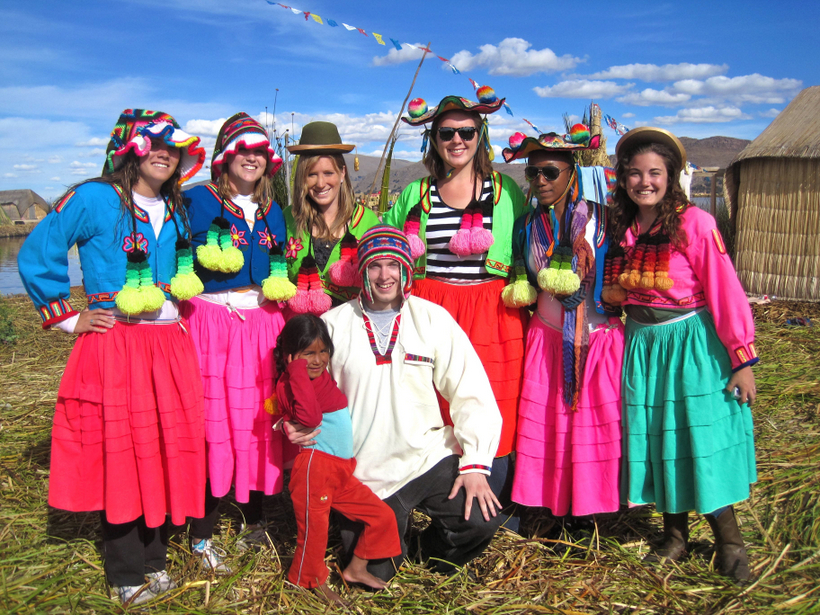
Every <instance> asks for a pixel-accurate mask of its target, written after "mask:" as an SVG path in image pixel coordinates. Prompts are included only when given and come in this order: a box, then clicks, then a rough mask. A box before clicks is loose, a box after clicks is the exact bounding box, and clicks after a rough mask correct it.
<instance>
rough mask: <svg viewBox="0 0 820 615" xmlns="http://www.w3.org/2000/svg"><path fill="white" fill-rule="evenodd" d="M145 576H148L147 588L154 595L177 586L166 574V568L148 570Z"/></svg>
mask: <svg viewBox="0 0 820 615" xmlns="http://www.w3.org/2000/svg"><path fill="white" fill-rule="evenodd" d="M145 576H147V577H148V589H149V590H151V592H153V594H154V595H155V596H159V595H160V594H164V593H165V592H168V591H171V590H172V589H176V588H177V584H176V583H174V580H173V579H172V578H171V577H170V576H168V572H167V571H166V570H160V571H159V572H149V573H148V574H147V575H145Z"/></svg>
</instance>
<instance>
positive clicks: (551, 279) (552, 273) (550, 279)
mask: <svg viewBox="0 0 820 615" xmlns="http://www.w3.org/2000/svg"><path fill="white" fill-rule="evenodd" d="M553 265H556V262H555V261H553V262H551V263H550V266H549V267H545V268H544V269H542V270H541V271H539V272H538V286H540V287H541V289H542V290H546V291H548V292H555V290H554V288H555V280H556V279H557V278H558V267H557V266H555V267H553Z"/></svg>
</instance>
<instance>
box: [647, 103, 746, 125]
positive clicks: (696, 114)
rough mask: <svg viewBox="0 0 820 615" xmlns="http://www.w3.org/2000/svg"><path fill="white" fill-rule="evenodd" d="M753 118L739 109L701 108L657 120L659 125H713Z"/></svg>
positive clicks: (684, 110) (686, 110) (682, 110)
mask: <svg viewBox="0 0 820 615" xmlns="http://www.w3.org/2000/svg"><path fill="white" fill-rule="evenodd" d="M750 118H751V116H749V115H746V114H745V113H743V111H741V110H740V109H739V108H738V107H731V106H729V107H714V106H711V105H710V106H708V107H700V108H695V109H681V110H680V111H678V112H677V114H676V115H665V116H659V117H656V118H655V122H657V123H658V124H678V123H691V124H713V123H719V122H731V121H734V120H748V119H750Z"/></svg>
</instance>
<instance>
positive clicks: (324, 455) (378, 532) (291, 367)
mask: <svg viewBox="0 0 820 615" xmlns="http://www.w3.org/2000/svg"><path fill="white" fill-rule="evenodd" d="M332 354H333V342H331V340H330V334H329V333H328V330H327V326H326V325H325V323H324V322H322V321H321V320H320V319H319V318H318V317H317V316H314V315H313V314H303V315H299V316H296V317H294V318H292V319H291V320H289V321H288V322H287V324H286V325H285V327H284V328H283V329H282V332H281V333H280V334H279V337H278V338H277V340H276V350H275V351H274V357H275V359H276V369H277V373H278V374H280V376H279V380H278V382H277V384H276V401H277V403H278V411H279V413H281V415H282V418H283V419H284V420H294V421H297V422H299V423H301V424H302V425H306V426H309V427H318V426H319V424H321V425H322V429H321V431H320V432H319V433H318V435H317V436H316V437H315V438H314V439H315V442H316V443H315V444H314V445H312V446H310V447H305V448H303V449H302V450H301V451H300V452H299V455H297V457H296V461H295V462H294V464H293V471H292V473H291V477H290V493H291V499H292V500H293V511H294V513H295V514H296V525H297V528H298V535H297V539H296V553H295V554H294V556H293V564H291V567H290V572H288V580H289V581H290V582H291V583H294V584H296V585H300V586H302V587H308V588H316V589H318V591H320V592H321V593H322V594H323V595H324V596H325V597H326V598H327V599H328V600H330V601H334V602H338V603H341V602H342V600H341V598H340V597H339V595H338V594H336V592H334V591H333V590H332V589H330V588H329V587H328V586H327V577H328V574H329V571H328V569H327V566H326V565H325V563H324V559H325V552H326V550H327V528H328V516H329V514H330V510H331V508H332V509H333V510H336V511H338V512H340V513H342V514H343V515H344V516H345V517H347V518H348V519H351V520H354V521H359V522H361V523H364V531H363V532H362V535H361V537H360V538H359V542H358V544H357V546H356V550H355V552H354V555H353V558H352V559H351V561H350V564H348V566H347V567H346V568H345V569H344V570H343V571H342V576H343V577H344V579H345V580H346V581H347V582H349V583H362V584H364V585H368V586H370V587H373V588H377V589H382V588H384V587H385V586H386V583H385V582H384V581H382V580H381V579H379V578H377V577H375V576H373V575H372V574H370V573H369V572H368V571H367V562H368V560H370V559H381V558H388V557H394V556H396V555H399V554H400V553H401V546H400V544H399V532H398V528H397V526H396V517H395V515H394V514H393V511H392V510H391V509H390V507H389V506H387V504H385V503H384V502H382V501H381V500H380V499H379V498H378V497H376V495H375V494H374V493H373V492H372V491H371V490H370V489H369V488H367V487H366V486H364V485H363V484H362V483H361V482H360V481H359V480H358V479H356V478H354V477H353V470H354V469H355V468H356V460H355V459H354V458H353V428H352V425H351V421H350V412H349V411H348V409H347V398H346V397H345V395H344V393H342V392H341V391H340V390H339V387H338V386H337V385H336V382H335V381H334V380H333V378H331V376H330V374H329V373H328V371H327V365H328V362H329V361H330V357H331V355H332Z"/></svg>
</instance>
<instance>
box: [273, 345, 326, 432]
mask: <svg viewBox="0 0 820 615" xmlns="http://www.w3.org/2000/svg"><path fill="white" fill-rule="evenodd" d="M282 381H283V384H284V389H285V395H284V396H283V397H284V401H283V400H282V397H280V403H285V404H286V407H287V409H288V410H289V413H290V415H291V417H292V418H293V420H294V421H296V422H298V423H301V424H302V425H304V426H305V427H310V428H314V427H318V426H319V424H320V423H321V422H322V409H321V407H320V406H319V400H318V399H317V398H316V390H315V389H314V387H313V381H312V380H311V379H310V376H308V372H307V361H306V360H305V359H296V360H295V361H291V362H290V363H288V365H287V367H286V368H285V373H284V374H283V376H282Z"/></svg>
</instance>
